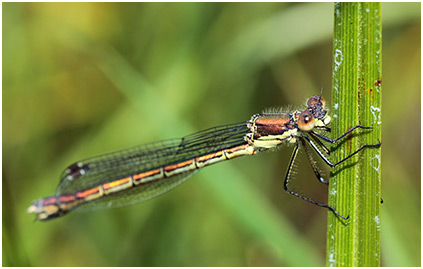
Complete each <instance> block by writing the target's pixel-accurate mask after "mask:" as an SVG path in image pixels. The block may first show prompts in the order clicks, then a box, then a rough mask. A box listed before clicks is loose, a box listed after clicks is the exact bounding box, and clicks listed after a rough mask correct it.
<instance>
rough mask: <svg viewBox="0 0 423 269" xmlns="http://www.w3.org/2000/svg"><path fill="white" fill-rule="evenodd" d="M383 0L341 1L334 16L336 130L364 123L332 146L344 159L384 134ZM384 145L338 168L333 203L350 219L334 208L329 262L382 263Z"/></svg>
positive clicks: (333, 180)
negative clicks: (374, 0) (380, 0)
mask: <svg viewBox="0 0 423 269" xmlns="http://www.w3.org/2000/svg"><path fill="white" fill-rule="evenodd" d="M380 12H381V10H380V3H337V4H335V22H334V59H333V61H334V63H333V92H332V105H333V109H332V115H333V123H332V135H333V137H338V136H340V135H341V134H343V133H344V132H345V131H346V130H348V129H349V128H351V127H353V126H355V125H357V124H359V125H362V126H372V127H373V128H372V129H371V130H355V131H354V132H353V134H352V135H348V136H347V139H344V142H340V143H338V145H334V146H333V148H332V152H333V155H332V156H331V157H332V158H333V159H332V161H335V160H340V159H342V158H344V157H345V156H347V155H348V154H350V153H351V152H353V151H355V150H357V149H358V148H359V147H360V146H361V145H364V144H377V143H378V142H379V141H380V134H381V97H382V96H381V93H382V88H381V82H382V77H381V76H382V69H381V67H382V61H381V60H382V51H381V46H382V36H381V32H382V31H381V13H380ZM380 156H381V149H380V147H379V148H366V149H364V150H363V151H362V152H360V153H359V154H357V155H355V156H354V157H352V158H351V159H350V160H348V161H346V162H345V163H343V164H342V165H340V166H339V167H336V168H334V169H332V171H331V178H330V186H329V204H330V205H332V206H334V207H335V208H336V209H337V210H338V212H340V214H343V215H345V216H346V215H349V219H348V220H347V221H344V220H341V219H339V218H337V217H336V216H335V215H334V214H329V219H328V237H327V241H328V244H327V265H329V266H379V265H380V227H381V218H380V204H381V194H380V190H381V185H380V184H381V158H380Z"/></svg>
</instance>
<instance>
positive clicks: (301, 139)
mask: <svg viewBox="0 0 423 269" xmlns="http://www.w3.org/2000/svg"><path fill="white" fill-rule="evenodd" d="M357 128H360V129H371V128H372V127H364V126H360V125H356V126H354V127H352V128H350V129H349V130H348V131H347V132H345V133H344V134H342V135H341V136H340V137H338V138H336V139H331V138H329V137H326V136H324V135H322V134H319V133H316V132H314V131H310V132H308V133H304V135H303V136H300V137H298V138H299V139H298V140H299V141H298V142H297V145H296V146H295V148H294V151H293V153H292V156H291V160H290V162H289V165H288V169H287V172H286V176H285V180H284V184H283V186H284V189H285V191H287V192H288V193H290V194H292V195H294V196H296V197H298V198H301V199H303V200H305V201H307V202H309V203H312V204H314V205H317V206H320V207H324V208H327V209H329V210H331V211H332V212H333V213H335V214H336V215H337V216H338V217H340V218H342V219H344V220H347V219H348V218H349V216H346V217H344V216H343V215H341V214H340V213H339V212H338V211H337V210H336V209H335V208H333V207H331V206H329V205H326V204H323V203H319V202H316V201H313V200H312V199H310V198H308V197H305V196H303V195H301V194H298V193H296V192H294V191H292V190H290V189H289V188H288V182H289V180H290V177H291V175H292V171H293V166H294V163H295V160H296V158H297V156H298V152H299V150H300V146H302V147H303V148H304V151H305V153H306V155H307V159H308V161H309V163H310V165H311V167H312V169H313V172H314V174H315V175H316V178H317V179H318V180H319V181H320V182H322V183H324V184H328V183H329V182H328V181H326V180H325V179H324V178H323V177H322V175H321V173H320V171H319V168H318V167H317V164H316V163H315V161H314V159H313V158H312V156H311V155H310V153H309V151H308V145H310V146H311V148H312V149H313V150H314V151H315V152H316V153H317V155H319V157H320V158H321V159H322V160H323V161H324V162H325V163H326V164H327V165H328V166H330V167H332V168H333V167H336V166H338V165H340V164H341V163H343V162H345V161H346V160H348V159H350V158H351V157H352V156H354V155H356V154H357V153H359V152H360V151H361V150H363V149H364V148H368V147H379V146H380V145H381V144H382V143H381V142H379V143H377V144H365V145H363V146H361V147H360V148H359V149H358V150H356V151H354V152H353V153H351V154H350V155H348V156H347V157H345V158H343V159H342V160H340V161H338V162H336V163H332V162H331V161H330V160H329V159H328V158H327V156H326V155H325V154H323V153H322V152H321V151H320V149H323V151H324V152H325V153H326V154H327V155H329V154H330V151H329V149H328V148H327V147H326V146H325V145H324V144H323V142H322V141H321V140H320V139H322V140H324V141H326V142H328V143H332V144H334V143H337V142H338V141H339V140H341V139H342V138H344V137H345V136H347V135H348V134H349V133H351V132H352V131H354V130H355V129H357ZM324 130H325V131H330V128H328V127H324ZM308 135H310V137H311V138H312V139H310V137H309V136H308ZM313 141H314V142H313ZM315 143H316V144H318V145H316V144H315ZM307 144H308V145H307ZM319 148H320V149H319Z"/></svg>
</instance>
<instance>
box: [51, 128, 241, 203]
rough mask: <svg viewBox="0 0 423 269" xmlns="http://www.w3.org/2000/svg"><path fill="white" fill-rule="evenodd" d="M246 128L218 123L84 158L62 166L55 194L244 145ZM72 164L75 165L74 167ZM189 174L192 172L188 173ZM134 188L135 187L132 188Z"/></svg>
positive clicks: (94, 185)
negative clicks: (193, 131)
mask: <svg viewBox="0 0 423 269" xmlns="http://www.w3.org/2000/svg"><path fill="white" fill-rule="evenodd" d="M248 131H249V129H248V127H247V124H246V123H238V124H233V125H226V126H220V127H215V128H211V129H207V130H204V131H201V132H198V133H195V134H192V135H188V136H186V137H183V138H180V139H171V140H164V141H159V142H155V143H151V144H145V145H141V146H137V147H134V148H130V149H125V150H121V151H117V152H113V153H109V154H104V155H100V156H97V157H93V158H89V159H85V160H82V161H80V162H77V163H75V164H74V165H71V166H69V167H68V168H67V169H65V171H64V172H63V173H62V175H61V181H60V183H59V185H58V187H57V190H56V194H57V195H61V194H72V193H76V192H78V191H82V190H86V189H90V188H93V187H96V186H98V185H101V184H104V183H107V182H111V181H114V180H117V179H120V178H125V177H128V176H131V175H133V174H137V173H142V172H146V171H149V170H152V169H156V168H160V167H163V166H166V165H171V164H175V163H178V162H182V161H184V160H189V159H192V158H195V157H198V156H202V155H205V154H208V153H212V152H215V151H218V150H221V149H225V148H229V147H233V146H236V145H240V144H244V143H245V140H244V136H245V134H246V133H247V132H248ZM76 164H77V165H76ZM75 167H78V168H77V169H76V168H75ZM75 169H76V170H77V171H76V170H75ZM78 169H79V170H78ZM75 171H76V172H77V173H75ZM188 174H191V172H189V173H188ZM192 174H193V173H192ZM192 174H191V175H185V176H186V179H187V178H189V176H192ZM75 175H76V176H75ZM182 178H184V179H185V177H184V176H180V177H179V176H178V179H179V180H178V179H172V180H168V181H163V182H165V183H157V182H151V183H149V184H151V186H154V187H150V188H153V189H155V191H157V192H159V191H158V189H165V188H164V187H163V186H162V185H163V184H169V186H171V185H172V184H173V182H174V181H175V182H179V181H181V182H184V180H182ZM186 179H185V180H186ZM178 184H180V183H178ZM156 185H157V186H156ZM172 186H173V185H172ZM144 188H145V189H146V190H149V189H148V187H136V188H134V191H133V192H143V191H144ZM172 188H173V187H172ZM135 189H137V190H136V191H135ZM125 193H128V192H125ZM153 196H156V195H151V196H150V197H149V198H151V197H153ZM145 199H148V198H145ZM145 199H144V200H145Z"/></svg>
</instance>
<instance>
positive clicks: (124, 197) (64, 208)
mask: <svg viewBox="0 0 423 269" xmlns="http://www.w3.org/2000/svg"><path fill="white" fill-rule="evenodd" d="M330 121H331V118H330V116H329V115H328V114H327V111H326V110H325V101H324V99H323V98H322V97H321V96H313V97H311V98H309V99H308V100H307V108H306V109H304V110H296V111H293V112H289V113H281V112H267V113H262V114H256V115H253V116H252V117H251V119H250V120H249V121H247V122H242V123H238V124H232V125H226V126H220V127H215V128H211V129H207V130H204V131H201V132H198V133H195V134H192V135H188V136H186V137H183V138H181V139H173V140H165V141H161V142H156V143H151V144H146V145H142V146H138V147H134V148H130V149H125V150H122V151H118V152H114V153H109V154H105V155H101V156H97V157H93V158H90V159H86V160H82V161H79V162H76V163H74V164H72V165H70V166H69V167H68V168H66V169H65V171H64V172H63V173H62V175H61V181H60V183H59V185H58V187H57V191H56V195H53V196H49V197H46V198H42V199H39V200H37V201H35V202H34V203H33V204H32V205H31V206H30V207H29V208H28V212H30V213H34V214H35V215H36V218H37V219H39V220H49V219H52V218H56V217H59V216H62V215H64V214H66V213H68V212H70V211H72V210H81V209H91V210H95V209H100V208H111V207H118V206H124V205H129V204H134V203H138V202H141V201H145V200H147V199H150V198H153V197H155V196H158V195H160V194H162V193H164V192H166V191H168V190H171V189H173V188H175V187H176V186H178V185H179V184H181V183H183V182H185V181H186V180H187V179H188V178H190V177H191V176H193V175H194V174H195V173H196V172H197V171H198V170H199V169H201V168H203V167H205V166H208V165H211V164H214V163H217V162H221V161H225V160H230V159H233V158H235V157H239V156H246V155H253V154H256V153H257V152H261V151H265V150H267V149H270V148H275V147H278V146H280V145H281V144H283V143H293V144H296V146H295V148H294V151H293V154H292V157H291V160H290V162H289V165H288V169H287V172H286V175H285V180H284V184H283V186H284V189H285V190H286V191H287V192H289V193H290V194H292V195H295V196H297V197H299V198H301V199H303V200H305V201H307V202H310V203H313V204H315V205H318V206H321V207H325V208H328V209H329V210H331V211H333V212H334V213H335V214H336V215H338V216H339V217H341V218H343V219H347V218H348V217H344V216H342V215H341V214H339V213H338V212H337V211H336V210H335V209H334V208H333V207H331V206H329V205H325V204H322V203H318V202H315V201H313V200H311V199H309V198H307V197H304V196H302V195H300V194H298V193H296V192H294V191H292V190H290V189H289V188H288V181H289V178H290V176H291V173H292V169H293V164H294V162H295V159H296V157H297V155H298V151H299V150H300V148H304V149H305V152H306V154H307V157H308V160H309V161H310V163H311V166H312V168H313V171H314V173H315V175H316V177H317V179H318V180H319V181H321V182H322V183H325V184H328V182H327V181H325V180H324V179H323V177H322V176H321V175H320V172H319V169H318V168H317V166H316V163H315V162H314V161H313V159H312V157H311V156H310V154H309V152H308V149H309V148H308V147H311V149H313V150H314V151H315V152H316V153H317V155H318V156H320V157H321V158H322V159H323V161H324V162H325V163H326V164H327V165H329V166H330V167H334V166H337V165H339V164H341V163H342V162H344V161H346V160H348V159H349V158H351V157H352V156H354V155H355V154H357V153H358V152H359V151H361V150H362V149H364V148H366V147H378V146H380V143H378V144H374V145H367V144H366V145H363V146H361V147H360V148H359V149H358V150H356V151H355V152H353V153H351V154H350V155H348V156H347V157H345V158H344V159H342V160H340V161H338V162H336V163H332V162H331V161H330V160H329V159H328V157H326V156H328V155H329V153H330V152H329V149H328V148H327V147H326V146H325V145H324V144H323V142H322V141H325V142H328V143H336V142H338V141H339V140H340V139H342V138H344V137H345V136H346V135H348V134H349V133H351V132H352V131H353V130H355V129H357V128H361V129H369V128H370V127H363V126H360V125H357V126H354V127H352V128H351V129H349V130H348V131H347V132H345V133H344V134H343V135H341V136H340V137H338V138H337V139H331V138H328V137H326V136H324V135H322V134H319V133H317V132H315V130H323V131H330V128H329V127H328V125H329V123H330ZM321 150H322V151H324V153H322V152H321Z"/></svg>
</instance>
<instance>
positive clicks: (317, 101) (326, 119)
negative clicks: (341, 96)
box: [300, 95, 331, 129]
mask: <svg viewBox="0 0 423 269" xmlns="http://www.w3.org/2000/svg"><path fill="white" fill-rule="evenodd" d="M325 105H326V101H325V99H323V97H321V96H319V95H315V96H312V97H310V98H309V99H308V100H307V109H306V111H309V112H310V113H312V114H313V117H314V118H315V119H316V121H315V124H314V126H317V127H324V126H327V125H328V124H329V123H330V121H331V117H330V116H329V115H328V112H327V110H326V109H325ZM300 129H301V128H300Z"/></svg>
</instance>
